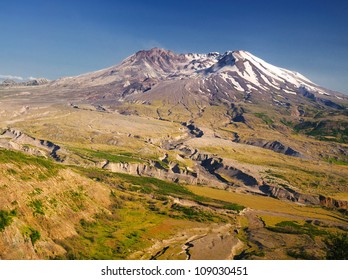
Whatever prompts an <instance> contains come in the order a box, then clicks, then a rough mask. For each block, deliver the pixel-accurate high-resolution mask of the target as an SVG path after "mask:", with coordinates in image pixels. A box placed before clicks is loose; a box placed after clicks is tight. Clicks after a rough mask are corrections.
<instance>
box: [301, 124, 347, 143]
mask: <svg viewBox="0 0 348 280" xmlns="http://www.w3.org/2000/svg"><path fill="white" fill-rule="evenodd" d="M294 130H295V131H296V132H303V133H305V134H306V135H310V136H314V137H315V138H317V139H318V140H322V141H335V142H339V143H347V142H348V122H344V121H329V120H321V121H318V122H312V121H305V122H301V123H299V124H297V125H295V126H294Z"/></svg>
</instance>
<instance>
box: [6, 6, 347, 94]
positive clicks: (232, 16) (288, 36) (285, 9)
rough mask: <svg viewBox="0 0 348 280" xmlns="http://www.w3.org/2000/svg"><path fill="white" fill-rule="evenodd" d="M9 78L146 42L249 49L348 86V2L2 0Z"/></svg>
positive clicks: (95, 64) (99, 58) (98, 60)
mask: <svg viewBox="0 0 348 280" xmlns="http://www.w3.org/2000/svg"><path fill="white" fill-rule="evenodd" d="M0 4H1V8H0V35H1V37H0V77H1V76H5V75H14V76H20V77H25V78H27V77H30V76H33V77H47V78H49V79H56V78H59V77H62V76H71V75H78V74H82V73H85V72H90V71H95V70H98V69H101V68H105V67H108V66H111V65H114V64H117V63H119V62H120V61H121V60H123V59H124V58H125V57H127V56H129V55H131V54H132V53H134V52H136V51H138V50H140V49H149V48H152V47H155V46H157V47H163V48H166V49H170V50H173V51H175V52H198V53H206V52H210V51H218V52H224V51H226V50H237V49H243V50H247V51H249V52H251V53H253V54H254V55H256V56H259V57H260V58H262V59H264V60H266V61H268V62H269V63H272V64H274V65H277V66H280V67H283V68H287V69H290V70H295V71H298V72H300V73H302V74H304V75H305V76H307V77H308V78H309V79H311V80H312V81H314V82H315V83H317V84H320V85H323V86H326V87H327V88H330V89H334V90H338V91H341V92H345V93H348V79H347V78H348V16H347V15H348V1H345V0H340V1H338V0H331V1H322V0H317V1H308V0H302V1H298V0H292V1H285V0H278V1H271V0H262V1H261V0H259V1H256V0H255V1H253V0H249V1H248V0H245V1H242V0H239V1H234V0H230V1H223V0H221V1H219V0H215V1H212V0H210V1H205V0H201V1H189V0H187V1H181V0H176V1H163V0H162V1H155V0H148V1H144V0H143V1H138V0H134V1H133V0H128V1H117V0H115V1H106V0H99V1H94V0H93V1H88V0H85V1H72V0H71V1H64V0H61V1H55V0H51V1H42V0H31V1H24V0H23V1H19V0H18V1H16V0H13V1H2V0H0Z"/></svg>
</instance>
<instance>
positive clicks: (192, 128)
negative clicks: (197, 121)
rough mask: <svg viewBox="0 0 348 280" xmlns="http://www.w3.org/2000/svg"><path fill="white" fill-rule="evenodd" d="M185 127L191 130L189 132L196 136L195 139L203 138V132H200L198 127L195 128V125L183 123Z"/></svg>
mask: <svg viewBox="0 0 348 280" xmlns="http://www.w3.org/2000/svg"><path fill="white" fill-rule="evenodd" d="M182 125H183V126H186V127H187V128H188V129H189V132H190V133H191V135H193V136H195V137H198V138H199V137H202V136H203V135H204V133H203V131H202V130H200V129H199V128H198V127H197V126H195V125H194V124H193V123H186V122H183V123H182Z"/></svg>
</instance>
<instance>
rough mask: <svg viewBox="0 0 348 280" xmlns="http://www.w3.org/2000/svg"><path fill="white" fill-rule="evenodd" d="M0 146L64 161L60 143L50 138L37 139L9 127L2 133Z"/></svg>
mask: <svg viewBox="0 0 348 280" xmlns="http://www.w3.org/2000/svg"><path fill="white" fill-rule="evenodd" d="M0 147H3V148H7V149H12V150H18V151H23V152H25V153H27V154H31V155H35V156H44V157H51V158H53V159H54V160H55V161H58V162H62V161H63V159H62V155H61V154H59V153H58V151H61V147H60V146H59V145H56V144H54V143H53V142H51V141H48V140H42V139H37V138H34V137H32V136H29V135H27V134H25V133H23V132H21V131H19V130H16V129H11V128H8V129H6V130H4V131H3V132H2V134H1V135H0Z"/></svg>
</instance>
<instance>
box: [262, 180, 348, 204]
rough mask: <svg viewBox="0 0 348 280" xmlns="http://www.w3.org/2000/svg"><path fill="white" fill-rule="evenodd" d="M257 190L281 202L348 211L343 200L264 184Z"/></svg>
mask: <svg viewBox="0 0 348 280" xmlns="http://www.w3.org/2000/svg"><path fill="white" fill-rule="evenodd" d="M259 189H260V190H261V191H262V192H263V193H265V194H266V195H268V196H271V197H274V198H278V199H282V200H290V201H293V202H298V203H302V204H308V205H321V206H325V207H328V208H336V209H343V210H348V201H345V200H338V199H334V198H332V197H327V196H323V195H312V194H304V193H299V192H297V191H295V190H292V189H290V188H286V189H285V188H282V187H278V186H270V185H266V184H263V185H261V186H260V187H259Z"/></svg>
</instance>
